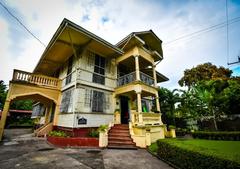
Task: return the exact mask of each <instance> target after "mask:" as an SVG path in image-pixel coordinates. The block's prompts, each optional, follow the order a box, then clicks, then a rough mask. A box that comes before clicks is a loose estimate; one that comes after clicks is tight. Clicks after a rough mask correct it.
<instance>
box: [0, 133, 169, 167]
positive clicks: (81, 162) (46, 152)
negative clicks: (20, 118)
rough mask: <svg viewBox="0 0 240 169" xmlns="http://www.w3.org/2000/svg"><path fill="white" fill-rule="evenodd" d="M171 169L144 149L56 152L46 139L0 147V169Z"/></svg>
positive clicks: (24, 139)
mask: <svg viewBox="0 0 240 169" xmlns="http://www.w3.org/2000/svg"><path fill="white" fill-rule="evenodd" d="M13 168H17V169H68V168H69V169H77V168H78V169H79V168H80V169H128V168H129V169H170V168H171V167H170V166H168V165H167V164H165V163H164V162H162V161H160V160H159V159H157V158H156V157H153V156H152V155H151V154H149V153H148V152H147V151H146V150H144V149H138V150H115V149H103V150H102V149H86V148H81V149H80V148H57V147H54V146H52V145H49V144H48V143H47V142H46V140H45V139H44V138H40V139H39V138H31V137H30V136H29V135H28V138H27V137H26V136H25V137H17V138H14V139H12V140H7V141H5V142H3V143H1V145H0V169H13Z"/></svg>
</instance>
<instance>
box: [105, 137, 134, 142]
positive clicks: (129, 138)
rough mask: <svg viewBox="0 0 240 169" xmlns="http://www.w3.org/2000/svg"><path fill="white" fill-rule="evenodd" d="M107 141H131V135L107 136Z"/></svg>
mask: <svg viewBox="0 0 240 169" xmlns="http://www.w3.org/2000/svg"><path fill="white" fill-rule="evenodd" d="M108 140H109V141H132V138H131V137H112V136H110V137H108Z"/></svg>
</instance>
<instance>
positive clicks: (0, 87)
mask: <svg viewBox="0 0 240 169" xmlns="http://www.w3.org/2000/svg"><path fill="white" fill-rule="evenodd" d="M6 96H7V86H6V85H5V84H4V81H3V80H0V110H2V109H3V106H4V103H5V100H6Z"/></svg>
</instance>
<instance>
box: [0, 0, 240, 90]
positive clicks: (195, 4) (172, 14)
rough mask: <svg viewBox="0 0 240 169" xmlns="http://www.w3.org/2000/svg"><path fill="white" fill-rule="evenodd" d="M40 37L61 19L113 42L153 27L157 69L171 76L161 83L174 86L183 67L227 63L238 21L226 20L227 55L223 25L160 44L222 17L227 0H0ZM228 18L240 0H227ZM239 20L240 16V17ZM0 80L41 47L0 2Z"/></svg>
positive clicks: (235, 50) (235, 45) (239, 32)
mask: <svg viewBox="0 0 240 169" xmlns="http://www.w3.org/2000/svg"><path fill="white" fill-rule="evenodd" d="M1 2H3V3H4V4H5V5H6V6H7V7H8V8H9V9H10V10H11V12H12V13H14V15H16V16H17V17H18V18H19V19H20V20H21V21H22V22H23V23H24V24H25V25H26V26H27V27H28V28H29V29H30V30H31V31H32V32H33V33H34V34H35V35H37V37H39V39H41V40H42V41H43V42H44V43H45V44H48V42H49V41H50V39H51V37H52V35H53V34H54V32H55V31H56V29H57V28H58V26H59V24H60V23H61V21H62V19H63V18H68V19H70V20H72V21H73V22H75V23H76V24H78V25H80V26H82V27H84V28H86V29H88V30H89V31H91V32H93V33H95V34H97V35H98V36H100V37H102V38H104V39H105V40H107V41H109V42H110V43H112V44H115V43H117V42H118V41H120V40H121V39H122V38H123V37H125V36H126V35H128V34H129V33H130V32H133V31H143V30H149V29H152V30H153V31H154V32H155V33H156V34H157V35H158V36H159V38H160V39H161V40H162V41H163V52H164V60H163V61H162V62H161V63H160V64H159V65H158V66H157V70H158V71H159V72H161V73H162V74H164V75H166V76H167V77H169V79H170V80H169V81H168V82H165V83H161V84H160V86H164V87H168V88H170V89H173V88H176V87H178V83H177V81H178V80H179V79H180V78H181V76H182V75H183V71H184V70H185V69H189V68H192V67H194V66H196V65H198V64H201V63H205V62H212V63H213V64H215V65H217V66H224V67H228V68H230V69H233V70H236V71H235V75H240V71H239V69H240V68H239V66H240V64H238V65H233V66H230V67H229V66H228V65H227V62H235V61H237V60H238V59H237V56H239V55H240V45H239V44H240V29H239V28H240V21H238V20H237V22H235V23H233V24H230V25H229V58H227V52H226V27H222V28H220V29H216V30H214V31H211V32H206V33H203V34H199V35H198V36H193V37H190V38H187V39H182V40H179V41H176V42H175V43H171V44H164V43H167V42H169V41H172V40H174V39H176V38H178V37H181V36H183V35H186V34H190V33H192V32H196V31H198V30H201V29H204V28H207V27H209V26H212V25H216V24H219V23H222V22H225V21H226V14H225V9H226V6H225V5H226V1H225V0H191V1H190V0H189V1H188V0H97V1H94V0H84V1H79V0H70V1H69V0H51V1H47V0H35V1H31V0H18V1H14V0H8V1H6V0H3V1H1ZM228 10H229V20H231V19H233V18H236V17H240V0H228ZM239 20H240V19H239ZM0 32H1V34H0V61H1V63H2V64H1V66H0V79H3V80H4V81H5V82H6V83H8V81H9V80H10V79H11V78H12V77H11V76H12V71H13V69H21V70H25V71H32V70H33V69H34V67H35V66H36V64H37V61H38V60H39V58H40V56H41V54H42V52H43V50H44V47H43V46H42V45H41V44H40V43H39V42H38V41H36V40H35V39H34V38H32V37H31V36H30V35H29V34H28V33H27V32H26V31H25V30H24V29H23V28H22V27H21V26H20V25H19V24H18V23H17V22H16V21H15V20H14V19H13V18H12V17H11V16H9V14H8V13H7V12H6V11H5V10H4V9H3V8H2V7H1V6H0Z"/></svg>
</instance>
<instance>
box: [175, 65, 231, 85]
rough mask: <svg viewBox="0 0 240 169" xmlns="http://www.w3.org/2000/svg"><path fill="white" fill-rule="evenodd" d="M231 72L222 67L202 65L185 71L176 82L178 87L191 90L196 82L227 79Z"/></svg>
mask: <svg viewBox="0 0 240 169" xmlns="http://www.w3.org/2000/svg"><path fill="white" fill-rule="evenodd" d="M231 74H232V71H231V70H229V69H226V68H224V67H217V66H215V65H213V64H211V63H204V64H200V65H197V66H196V67H193V68H192V69H186V70H185V71H184V76H183V77H182V78H181V79H180V80H179V81H178V83H179V85H180V86H187V87H188V88H191V87H192V86H194V85H195V84H196V83H197V82H199V81H202V80H211V79H228V78H230V76H231Z"/></svg>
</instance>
